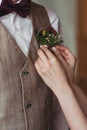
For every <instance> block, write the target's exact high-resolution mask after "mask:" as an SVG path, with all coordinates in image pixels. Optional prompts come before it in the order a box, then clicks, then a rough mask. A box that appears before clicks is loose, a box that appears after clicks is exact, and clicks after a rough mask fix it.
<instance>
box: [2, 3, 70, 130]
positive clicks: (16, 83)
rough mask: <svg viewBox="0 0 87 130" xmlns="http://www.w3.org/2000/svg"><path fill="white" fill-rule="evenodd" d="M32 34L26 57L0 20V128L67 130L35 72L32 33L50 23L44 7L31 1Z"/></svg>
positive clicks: (51, 98) (62, 117)
mask: <svg viewBox="0 0 87 130" xmlns="http://www.w3.org/2000/svg"><path fill="white" fill-rule="evenodd" d="M30 17H31V19H32V23H33V27H34V29H33V35H32V39H31V43H30V47H29V51H28V57H26V56H25V55H24V54H23V52H22V51H21V50H20V48H19V46H18V45H17V43H16V41H15V39H14V38H13V37H12V36H11V34H10V33H9V32H8V31H7V29H6V28H5V27H4V25H3V24H2V23H1V22H0V130H68V125H67V123H66V120H65V117H64V115H63V112H62V110H61V108H60V105H59V102H58V100H57V98H56V96H55V95H54V94H53V92H52V91H51V90H50V89H49V88H48V87H47V86H46V84H45V83H44V82H43V81H42V79H41V78H40V77H39V75H38V74H37V72H36V70H35V67H34V62H35V60H36V59H37V49H38V48H39V43H37V40H36V37H35V32H36V31H38V30H40V29H41V28H46V27H48V26H50V22H49V18H48V15H47V12H46V10H45V8H44V7H42V6H40V5H38V4H35V3H33V2H32V4H31V13H30Z"/></svg>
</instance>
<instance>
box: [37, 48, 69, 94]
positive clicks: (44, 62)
mask: <svg viewBox="0 0 87 130" xmlns="http://www.w3.org/2000/svg"><path fill="white" fill-rule="evenodd" d="M35 68H36V70H37V72H38V74H39V75H40V76H41V78H42V79H43V80H44V82H45V83H46V84H47V85H48V86H49V87H50V88H51V90H53V91H54V92H55V91H57V90H58V89H60V90H64V86H65V84H67V78H66V74H65V72H64V69H63V66H62V64H61V63H60V62H59V60H58V59H57V58H56V56H55V55H54V54H52V52H51V51H50V50H49V49H48V48H47V47H45V46H41V49H39V50H38V59H37V61H36V62H35ZM60 86H62V87H63V88H62V87H60Z"/></svg>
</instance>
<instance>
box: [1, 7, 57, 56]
mask: <svg viewBox="0 0 87 130" xmlns="http://www.w3.org/2000/svg"><path fill="white" fill-rule="evenodd" d="M46 10H47V12H48V16H49V19H50V23H51V24H52V27H53V28H54V29H55V30H56V31H58V22H59V19H58V16H57V15H56V14H55V13H53V12H52V11H49V10H48V9H46ZM0 21H1V22H2V23H3V25H4V26H5V27H6V29H7V30H8V31H9V33H10V34H11V35H12V37H13V38H14V39H15V41H16V42H17V44H18V46H19V47H20V49H21V50H22V51H23V53H24V54H25V55H26V56H27V54H28V49H29V45H30V41H31V37H32V33H33V26H32V21H31V19H30V18H22V17H20V16H19V15H18V14H16V13H15V12H12V13H9V14H7V15H5V16H2V17H0Z"/></svg>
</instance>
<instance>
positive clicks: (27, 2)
mask: <svg viewBox="0 0 87 130" xmlns="http://www.w3.org/2000/svg"><path fill="white" fill-rule="evenodd" d="M30 7H31V0H22V1H21V2H20V3H17V4H14V3H13V2H12V0H2V3H1V5H0V16H3V15H6V14H8V13H11V12H16V13H17V14H19V15H20V16H21V17H23V18H25V17H26V16H27V15H29V12H30Z"/></svg>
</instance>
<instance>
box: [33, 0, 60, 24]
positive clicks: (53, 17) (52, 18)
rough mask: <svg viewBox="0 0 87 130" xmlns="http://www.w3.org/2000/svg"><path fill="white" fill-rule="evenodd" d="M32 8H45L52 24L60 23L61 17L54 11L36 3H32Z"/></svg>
mask: <svg viewBox="0 0 87 130" xmlns="http://www.w3.org/2000/svg"><path fill="white" fill-rule="evenodd" d="M32 6H33V7H34V8H37V9H38V8H44V9H45V10H46V12H47V14H48V17H49V20H50V23H54V22H58V21H59V17H58V15H57V13H55V12H54V11H52V10H50V9H48V8H46V7H45V6H43V5H41V4H38V3H35V2H32Z"/></svg>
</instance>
